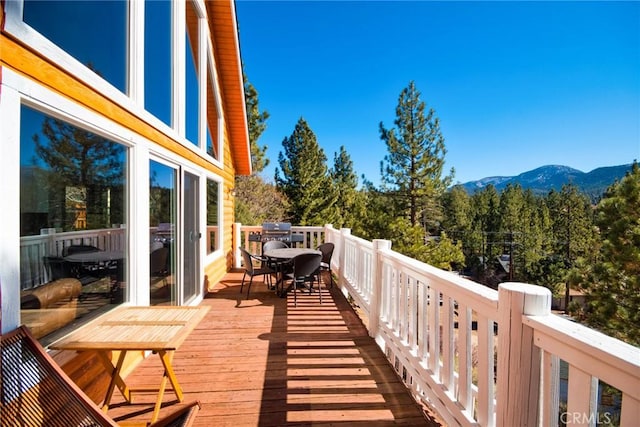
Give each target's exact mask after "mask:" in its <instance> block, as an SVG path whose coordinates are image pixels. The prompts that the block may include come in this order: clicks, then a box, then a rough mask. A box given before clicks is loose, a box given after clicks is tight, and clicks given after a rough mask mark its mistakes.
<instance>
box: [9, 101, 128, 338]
mask: <svg viewBox="0 0 640 427" xmlns="http://www.w3.org/2000/svg"><path fill="white" fill-rule="evenodd" d="M126 177H127V149H126V147H124V146H122V145H120V144H118V143H116V142H113V141H111V140H109V139H106V138H104V137H102V136H101V135H98V134H95V133H93V132H90V131H87V130H85V129H82V128H79V127H77V126H74V125H72V124H70V123H67V122H65V121H63V120H59V119H56V118H53V117H50V116H47V115H45V114H43V113H41V112H39V111H36V110H33V109H31V108H29V107H25V106H23V107H22V108H21V118H20V243H21V244H20V291H21V307H20V308H21V311H20V313H21V321H22V322H23V323H25V324H27V325H28V326H30V327H31V329H32V331H33V332H34V334H35V335H36V336H37V337H38V338H42V337H44V336H47V340H48V339H50V338H51V337H53V338H51V339H54V338H55V337H56V334H54V332H56V331H59V333H63V331H62V328H64V327H65V326H67V325H70V324H71V323H72V322H73V323H74V324H75V323H76V322H75V321H76V320H77V319H80V318H82V319H86V318H89V317H91V315H93V314H96V313H99V312H101V311H103V310H106V309H108V308H110V307H112V306H113V305H114V304H119V303H121V302H123V301H124V300H125V299H126V293H127V283H126V282H125V277H126V275H125V271H126V270H125V266H126V261H127V254H126V240H127V234H126V222H127V221H126V212H127V203H126V188H127V178H126Z"/></svg>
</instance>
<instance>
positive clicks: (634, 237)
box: [584, 163, 640, 345]
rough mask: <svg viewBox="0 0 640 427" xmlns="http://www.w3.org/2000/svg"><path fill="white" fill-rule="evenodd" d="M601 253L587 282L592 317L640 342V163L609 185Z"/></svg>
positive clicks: (600, 221) (602, 210)
mask: <svg viewBox="0 0 640 427" xmlns="http://www.w3.org/2000/svg"><path fill="white" fill-rule="evenodd" d="M596 222H597V225H598V227H599V230H600V236H601V238H602V250H601V259H600V260H599V262H597V263H596V264H595V266H594V268H593V271H592V275H591V277H590V283H589V284H588V285H587V287H586V291H587V294H588V296H589V298H590V299H589V307H588V309H587V310H586V312H585V313H584V315H585V320H586V322H587V323H588V324H589V325H590V326H593V327H595V328H597V329H600V330H602V331H603V332H605V333H607V334H609V335H611V336H614V337H616V338H619V339H622V340H624V341H627V342H629V343H631V344H633V345H640V167H639V166H638V164H637V163H634V164H633V166H632V169H631V171H630V172H629V173H628V174H627V175H626V176H625V177H624V178H623V179H622V180H621V181H620V182H618V183H616V184H614V185H613V186H611V187H610V188H609V190H608V191H607V193H606V194H605V197H604V198H603V199H602V200H601V201H600V203H599V204H598V207H597V217H596Z"/></svg>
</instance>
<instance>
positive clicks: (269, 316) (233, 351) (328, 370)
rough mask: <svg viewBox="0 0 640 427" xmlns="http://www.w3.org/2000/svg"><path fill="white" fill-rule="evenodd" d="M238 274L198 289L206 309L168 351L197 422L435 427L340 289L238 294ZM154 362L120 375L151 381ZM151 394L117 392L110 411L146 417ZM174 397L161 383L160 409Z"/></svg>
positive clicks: (157, 372)
mask: <svg viewBox="0 0 640 427" xmlns="http://www.w3.org/2000/svg"><path fill="white" fill-rule="evenodd" d="M241 279H242V274H241V273H229V274H228V275H227V276H225V278H224V280H222V281H221V282H220V283H219V284H217V286H216V288H215V289H214V290H213V291H212V292H210V293H209V295H207V297H206V298H205V299H204V301H203V302H202V304H203V305H208V306H210V307H211V309H210V310H209V313H208V314H207V316H206V317H205V318H204V319H203V320H202V321H201V322H200V324H199V325H198V326H197V327H196V328H195V329H194V331H193V332H192V333H191V335H190V336H189V337H188V338H187V340H186V341H185V342H184V344H183V345H182V346H181V347H180V348H179V350H178V351H176V354H175V357H174V361H173V366H174V369H175V372H176V376H177V378H178V380H179V382H180V385H181V386H182V389H183V392H184V396H185V398H184V401H185V402H186V401H191V400H194V399H198V400H200V402H201V404H202V408H201V410H200V412H199V414H198V417H197V419H196V424H195V425H196V426H202V427H205V426H206V427H209V426H216V427H218V426H233V427H244V426H264V427H267V426H336V425H345V426H346V425H348V426H367V427H372V426H376V427H377V426H391V425H407V426H439V425H440V424H439V423H438V422H437V421H435V420H433V419H431V418H430V417H429V415H428V414H426V415H425V413H424V411H423V410H422V407H421V406H420V405H419V404H418V403H416V401H415V400H414V399H413V398H412V397H411V395H410V394H409V392H408V391H407V389H406V387H405V386H404V385H403V384H402V382H401V381H400V379H399V378H398V376H397V375H396V373H395V372H394V370H393V369H392V367H391V365H389V363H388V362H387V360H386V358H385V356H384V354H383V353H382V351H381V350H380V348H379V347H378V346H377V345H376V344H375V342H374V341H373V339H372V338H370V337H369V336H368V334H367V330H366V328H365V327H364V325H363V324H362V322H361V321H360V319H359V317H358V316H357V314H356V313H355V312H354V310H353V309H352V307H351V306H350V305H349V303H348V302H347V301H346V299H345V298H344V296H343V295H342V294H341V293H340V292H339V290H338V289H337V287H334V288H333V289H324V288H323V291H322V292H323V304H322V305H320V303H319V298H318V294H317V292H316V293H314V294H311V295H309V294H298V306H297V307H294V305H293V296H292V295H291V294H290V295H289V296H288V297H287V298H286V299H284V298H279V297H277V296H276V295H275V294H274V293H273V292H272V291H269V290H267V289H266V287H265V286H264V285H263V284H262V282H260V281H256V283H254V284H253V286H252V288H251V297H250V298H249V299H245V298H246V287H245V289H244V293H243V294H242V295H241V294H240V292H239V290H240V280H241ZM161 375H162V366H161V364H160V361H159V359H158V358H157V357H148V358H147V359H145V360H144V361H143V362H142V363H141V365H140V366H139V367H137V368H136V369H135V370H134V371H133V373H132V374H130V375H129V376H128V377H127V378H126V381H127V383H128V384H129V385H130V386H131V387H134V388H141V387H142V388H149V387H157V385H158V384H159V379H160V377H161ZM154 400H155V394H154V393H138V394H135V395H134V403H133V404H128V403H126V402H125V401H124V399H123V397H122V396H121V395H120V394H119V392H116V393H115V395H114V399H113V402H112V405H111V407H110V409H109V414H110V415H111V416H112V417H114V418H115V419H116V420H117V421H126V422H131V421H134V422H137V421H148V420H149V418H150V415H151V411H152V409H153V403H154ZM177 405H181V403H178V402H177V400H176V398H175V395H174V394H173V391H171V390H170V387H168V389H167V391H166V392H165V397H164V401H163V409H162V411H161V416H162V414H164V413H166V412H167V411H169V410H171V409H173V408H175V407H176V406H177Z"/></svg>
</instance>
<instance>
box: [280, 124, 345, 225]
mask: <svg viewBox="0 0 640 427" xmlns="http://www.w3.org/2000/svg"><path fill="white" fill-rule="evenodd" d="M282 147H283V148H284V153H283V152H280V153H279V154H278V162H279V164H280V167H279V168H276V172H275V181H276V187H277V189H278V190H279V191H281V192H282V193H283V194H284V195H285V196H286V197H287V198H288V200H289V202H290V205H289V212H288V216H289V218H290V220H291V222H293V223H295V224H299V225H318V224H327V223H333V222H334V221H335V220H336V219H337V218H336V217H337V214H336V209H335V208H334V205H335V203H336V200H337V198H338V193H337V192H336V190H335V188H334V186H333V182H332V180H331V175H330V174H329V170H328V168H327V157H326V156H325V154H324V151H323V150H322V148H320V146H319V145H318V141H317V139H316V135H315V134H314V133H313V131H312V130H311V128H310V127H309V125H308V124H307V122H306V121H305V120H304V119H303V118H300V120H298V123H296V126H295V128H294V130H293V133H292V134H291V136H290V137H288V138H285V139H284V140H283V141H282Z"/></svg>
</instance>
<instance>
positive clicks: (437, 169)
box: [380, 81, 453, 229]
mask: <svg viewBox="0 0 640 427" xmlns="http://www.w3.org/2000/svg"><path fill="white" fill-rule="evenodd" d="M425 110H426V104H425V103H424V102H423V101H422V100H421V99H420V92H419V91H418V90H417V89H416V86H415V83H414V82H413V81H412V82H410V83H409V86H408V87H407V88H405V89H403V90H402V92H401V93H400V96H399V98H398V105H397V107H396V119H395V121H394V124H395V125H396V128H392V129H386V128H385V127H384V125H383V123H382V122H381V123H380V138H381V139H382V140H383V141H384V142H385V144H386V145H387V151H388V154H387V155H386V156H385V158H384V161H383V162H382V164H381V174H382V183H383V187H384V189H386V190H388V191H390V194H391V195H392V197H393V201H394V205H395V207H396V212H398V214H400V215H404V216H408V218H409V223H410V224H411V226H412V227H413V226H415V225H418V224H419V221H423V222H427V224H422V225H423V226H424V227H425V229H429V228H433V226H434V222H437V221H438V220H439V217H440V209H439V206H438V202H439V199H440V196H441V195H442V193H443V192H444V191H445V190H446V188H447V187H448V185H449V183H450V182H451V179H452V176H453V170H452V171H451V175H450V176H448V177H443V167H444V161H445V160H444V157H445V154H446V152H447V151H446V149H445V145H444V137H443V136H442V133H441V131H440V120H439V119H438V117H436V115H435V111H434V110H433V109H429V111H425Z"/></svg>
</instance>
